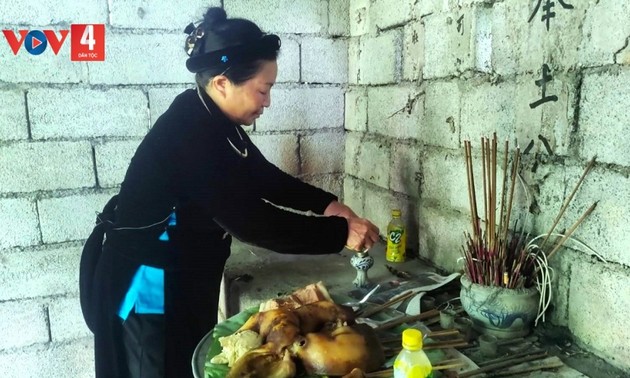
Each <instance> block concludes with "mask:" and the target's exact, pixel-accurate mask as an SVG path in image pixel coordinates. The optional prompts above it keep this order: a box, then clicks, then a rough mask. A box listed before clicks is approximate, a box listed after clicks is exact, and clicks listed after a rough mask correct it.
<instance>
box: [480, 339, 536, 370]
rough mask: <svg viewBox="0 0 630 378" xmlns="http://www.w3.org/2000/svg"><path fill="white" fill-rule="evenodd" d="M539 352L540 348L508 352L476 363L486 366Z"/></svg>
mask: <svg viewBox="0 0 630 378" xmlns="http://www.w3.org/2000/svg"><path fill="white" fill-rule="evenodd" d="M521 340H522V339H521ZM497 345H499V344H498V343H497ZM501 345H506V344H501ZM540 352H542V351H541V350H540V349H538V350H535V351H531V350H527V351H525V352H520V353H515V354H508V355H506V356H503V357H499V358H495V359H492V360H487V361H482V362H478V363H477V365H478V366H479V367H483V366H486V365H493V364H496V363H499V362H505V361H511V360H516V359H518V358H521V357H526V356H531V355H532V354H536V353H540Z"/></svg>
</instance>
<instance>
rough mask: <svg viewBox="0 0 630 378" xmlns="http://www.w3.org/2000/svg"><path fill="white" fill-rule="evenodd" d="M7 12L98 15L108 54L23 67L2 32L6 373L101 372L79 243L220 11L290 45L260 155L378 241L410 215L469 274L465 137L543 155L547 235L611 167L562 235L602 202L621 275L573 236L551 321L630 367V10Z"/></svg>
mask: <svg viewBox="0 0 630 378" xmlns="http://www.w3.org/2000/svg"><path fill="white" fill-rule="evenodd" d="M1 1H2V4H1V5H2V9H3V12H2V14H0V27H1V28H2V29H14V30H16V29H18V28H26V29H47V28H48V29H55V30H59V29H62V28H66V27H67V25H69V24H71V23H73V22H76V23H79V22H81V23H104V24H105V25H106V33H107V34H106V35H107V37H106V38H107V39H106V45H107V49H106V60H105V61H104V62H93V63H85V62H83V63H78V62H71V61H70V60H69V59H68V56H69V49H70V44H69V42H67V41H66V43H65V44H64V45H63V47H62V48H61V51H60V52H59V54H58V55H54V54H53V53H52V52H51V51H49V50H48V51H46V52H45V53H44V54H41V55H39V56H32V55H30V54H28V53H27V52H26V51H25V50H24V49H23V48H22V50H20V52H19V53H18V55H17V56H14V55H13V52H12V51H11V49H10V47H9V45H8V44H7V43H5V42H6V41H4V39H3V38H2V36H0V65H1V68H2V69H0V103H1V104H2V106H0V222H2V224H3V225H5V229H6V230H9V232H3V233H0V288H2V289H1V290H0V333H1V334H2V335H3V336H4V337H3V339H2V340H1V341H0V371H2V372H7V374H8V376H11V377H13V376H15V377H34V376H41V375H48V376H62V377H70V376H71V377H91V376H93V370H92V366H93V359H92V353H93V351H92V346H91V339H90V337H91V336H90V334H89V332H88V331H87V329H86V328H85V326H84V324H83V322H82V318H81V314H80V310H79V308H78V288H77V280H78V262H79V257H80V250H81V245H82V242H83V240H84V239H85V237H86V236H87V233H88V232H89V229H90V227H91V225H92V223H93V221H94V219H93V218H94V211H96V210H97V209H98V208H100V207H101V206H102V205H103V203H104V202H105V201H106V199H107V198H108V197H109V196H110V195H112V194H113V193H115V192H116V191H117V189H118V186H119V185H120V182H121V181H122V179H123V177H124V172H125V169H126V166H127V164H128V161H129V158H130V156H131V155H132V154H133V152H134V150H135V148H136V146H137V144H138V143H139V142H140V140H141V139H142V137H143V135H144V134H145V133H146V132H147V130H148V129H149V128H150V127H151V125H152V124H153V123H154V122H155V121H156V119H157V118H158V117H159V116H160V115H161V114H162V113H163V112H164V111H165V110H166V109H167V107H168V106H169V104H170V103H171V101H172V99H173V98H174V96H175V95H177V94H178V93H180V92H181V91H182V90H183V89H185V88H190V87H192V86H193V85H194V81H193V77H192V75H191V74H189V73H188V71H186V69H185V67H184V65H183V62H184V60H185V58H186V56H185V54H184V52H183V51H182V44H183V37H184V35H183V33H182V29H183V28H184V27H185V26H186V24H188V23H189V22H191V21H197V20H199V19H200V17H201V16H202V12H203V10H204V9H205V7H207V6H210V5H220V4H223V6H224V7H225V9H226V10H227V12H228V15H229V16H235V17H249V18H252V19H254V20H255V21H257V22H258V23H259V25H260V26H261V27H262V28H263V30H265V31H268V32H274V33H278V34H280V36H281V37H282V40H283V48H282V52H281V55H280V57H279V60H278V65H279V69H280V70H279V75H278V80H277V81H278V84H277V85H276V87H275V88H274V90H273V91H272V104H273V106H272V107H271V108H270V109H268V111H266V112H265V115H264V116H263V117H262V118H261V119H260V120H259V122H257V124H256V127H255V128H252V129H250V130H248V132H249V133H250V135H251V136H252V138H253V139H254V141H255V143H257V145H259V146H260V149H261V150H262V151H263V152H264V153H265V154H266V155H267V156H268V157H269V159H270V160H271V161H273V162H274V163H276V164H277V165H278V166H280V167H281V168H282V169H284V170H285V171H287V172H289V173H291V174H295V175H299V176H300V177H301V178H302V179H304V180H305V181H307V182H310V183H313V184H315V185H319V186H322V187H324V188H325V189H328V190H330V191H332V192H334V193H336V194H338V195H340V196H342V197H343V198H344V201H346V202H347V203H348V204H350V205H351V206H352V207H353V208H354V209H355V210H356V211H357V212H358V213H359V214H361V215H363V216H367V217H369V218H370V219H373V220H374V222H375V223H376V224H377V225H378V226H379V227H381V228H384V227H385V226H386V224H387V222H388V220H389V217H390V210H391V208H393V207H398V208H401V209H402V210H403V216H404V218H405V222H406V223H407V226H408V228H409V230H410V234H409V240H408V245H409V247H411V248H414V249H418V250H419V253H420V255H421V256H422V257H425V258H427V259H430V260H431V261H433V262H434V263H435V264H437V265H438V266H440V267H442V268H444V269H447V270H449V271H457V270H458V269H460V266H459V265H458V263H457V258H458V257H459V256H460V254H459V250H460V247H461V244H462V238H461V236H460V235H461V233H462V231H464V230H467V229H468V225H469V217H470V215H469V214H468V203H467V196H466V194H465V190H466V179H465V176H464V174H463V167H464V163H463V151H462V145H463V141H464V140H466V139H472V140H473V143H474V142H475V141H477V140H479V138H480V137H481V136H490V134H491V133H493V132H497V134H498V135H499V138H500V139H501V140H503V139H505V138H507V139H508V140H509V141H510V143H511V144H512V145H515V144H516V143H518V144H519V145H520V146H521V148H522V149H524V148H525V146H527V145H528V144H529V143H530V142H533V148H532V149H531V150H530V151H529V153H528V154H527V155H525V156H524V163H523V164H524V169H523V177H524V179H525V180H526V184H527V186H528V188H529V189H530V192H529V194H528V195H529V197H526V196H525V195H524V194H522V193H521V194H519V196H518V197H517V204H516V208H517V210H518V213H519V214H522V215H525V214H526V213H527V210H528V209H529V208H530V206H529V205H530V204H531V203H532V201H535V206H532V209H535V214H529V219H530V221H529V222H528V223H527V227H529V228H530V229H531V231H532V232H535V233H540V232H545V231H547V229H548V227H549V226H550V224H551V222H552V221H553V219H554V218H555V215H556V214H557V211H558V208H559V206H560V204H561V203H562V201H563V199H564V198H565V196H566V195H567V193H569V192H570V191H571V190H572V189H573V185H574V183H575V181H576V180H577V178H578V177H579V175H580V174H581V172H582V169H583V167H584V166H585V164H586V162H587V161H588V160H589V159H590V158H591V157H592V156H594V155H597V156H598V163H597V164H596V166H595V169H594V171H593V172H592V173H591V175H590V176H589V177H588V178H587V180H586V182H585V183H584V186H583V187H582V189H581V190H580V192H579V193H578V195H577V196H576V198H575V199H574V204H573V205H572V206H570V208H569V210H568V211H567V214H566V215H565V219H563V220H562V222H561V223H560V225H559V227H560V228H566V227H568V226H570V224H571V223H572V222H573V221H574V220H575V219H576V218H577V217H578V216H579V215H580V214H581V213H582V212H583V211H584V209H585V208H586V207H588V206H589V205H590V204H591V203H592V202H593V201H597V200H598V201H600V202H599V205H598V208H597V210H596V211H595V212H594V213H593V214H592V216H591V217H590V218H589V219H587V221H585V222H584V224H583V225H582V226H581V227H580V228H579V229H578V231H577V232H576V234H575V235H576V237H577V238H579V239H580V240H583V241H584V242H586V243H587V244H589V245H591V246H593V247H594V248H595V249H597V251H598V252H599V253H600V254H602V256H604V257H605V258H606V259H607V261H608V262H607V263H603V262H601V261H599V260H597V259H595V258H593V257H592V254H591V253H590V252H589V251H587V250H585V249H584V248H581V247H579V246H578V245H577V244H576V245H570V247H571V248H570V249H564V250H563V251H562V252H561V253H560V254H558V255H557V258H556V259H554V261H552V265H553V266H554V267H555V268H556V270H557V277H558V280H557V281H556V282H554V287H555V296H554V303H553V304H554V310H553V312H552V313H550V319H551V320H552V321H553V322H554V323H556V324H560V325H565V326H567V327H569V329H570V330H571V331H572V332H573V333H574V335H575V336H576V339H577V341H578V342H579V343H580V344H582V345H584V346H585V347H587V348H588V349H589V350H591V351H594V352H595V353H597V354H599V355H600V356H602V357H603V358H605V359H606V360H608V361H609V362H611V363H613V364H615V365H617V366H619V367H621V368H624V369H627V370H630V365H629V363H628V361H630V354H629V353H630V352H629V350H628V348H627V347H625V343H623V341H624V340H626V339H628V336H629V335H628V331H626V330H627V329H630V323H628V322H629V320H628V319H627V317H623V316H620V315H619V314H623V313H624V311H625V309H626V308H627V306H628V303H627V302H628V298H630V293H627V290H626V291H624V289H623V288H627V287H628V284H627V281H628V277H629V276H630V272H629V271H628V266H630V261H629V259H628V254H627V253H626V251H627V249H628V246H629V245H630V241H629V240H628V236H627V227H626V225H627V223H628V216H627V214H628V212H629V211H630V209H627V207H628V205H627V203H630V201H628V199H629V198H628V197H629V196H630V194H629V193H628V190H627V189H626V188H627V187H628V182H627V181H628V177H629V176H630V158H629V156H630V155H629V153H628V151H627V150H628V149H627V148H626V146H627V145H628V140H629V138H628V136H627V135H626V134H627V133H626V125H627V123H628V121H629V119H628V112H627V107H628V101H629V97H630V95H629V92H628V91H629V90H628V88H630V68H629V64H630V53H629V51H630V50H629V48H628V47H627V45H628V44H627V38H628V36H629V35H630V23H628V22H626V20H627V19H628V18H629V16H630V7H629V6H628V5H627V4H626V2H620V1H613V0H602V1H599V2H577V1H574V2H573V3H572V5H574V7H575V8H574V9H572V10H567V9H563V8H562V7H560V6H559V5H558V4H556V9H555V12H556V17H554V18H553V19H552V20H551V22H550V28H549V30H547V29H546V27H545V24H544V23H543V22H541V21H540V14H539V15H537V16H536V17H534V18H533V19H532V21H531V22H528V19H529V17H530V15H531V13H532V11H533V4H532V3H531V2H526V1H498V0H465V1H458V2H444V1H442V0H430V1H420V2H417V1H412V0H340V1H336V0H335V1H333V0H298V1H293V0H274V1H265V2H262V1H249V0H224V1H218V0H210V1H205V2H202V1H193V2H191V3H187V5H186V6H185V7H182V6H181V4H180V3H179V2H176V1H173V0H159V1H152V2H148V3H147V2H145V3H142V4H141V5H138V4H136V3H133V2H129V1H124V0H113V1H112V0H110V1H105V0H98V1H91V2H72V1H68V0H64V1H62V2H56V3H55V4H54V6H53V5H49V6H45V5H41V4H38V5H34V4H31V5H28V4H26V5H24V4H13V3H11V2H8V1H7V0H1ZM543 64H547V65H548V67H549V68H550V70H551V74H552V75H553V77H552V80H551V81H550V82H549V83H547V87H546V91H547V95H556V96H557V97H558V100H557V101H555V102H548V103H545V104H543V105H541V106H539V107H537V108H535V109H532V108H531V107H530V103H533V102H534V101H536V100H538V99H540V98H541V94H542V93H541V88H540V87H538V86H537V85H536V83H535V82H536V80H539V79H540V78H541V75H542V65H543ZM542 140H544V141H545V142H546V143H547V146H545V144H543V141H542ZM475 145H476V144H475V143H474V146H475ZM475 153H476V152H475ZM458 230H459V231H458ZM619 288H622V289H619ZM595 290H599V291H598V292H597V293H595ZM593 296H597V297H598V298H601V301H593V300H592V298H593ZM591 319H596V320H597V322H598V324H599V326H598V327H597V328H596V329H597V332H595V331H594V330H595V329H594V328H593V327H592V320H591ZM606 324H609V325H610V327H608V328H607V326H605V325H606ZM20 327H21V328H24V331H23V332H19V333H18V332H16V331H15V330H16V329H19V328H20ZM7 335H8V336H7Z"/></svg>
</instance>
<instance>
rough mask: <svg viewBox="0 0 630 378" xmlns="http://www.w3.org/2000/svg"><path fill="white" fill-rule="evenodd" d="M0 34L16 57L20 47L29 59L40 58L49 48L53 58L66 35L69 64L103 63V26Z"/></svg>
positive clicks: (85, 25)
mask: <svg viewBox="0 0 630 378" xmlns="http://www.w3.org/2000/svg"><path fill="white" fill-rule="evenodd" d="M2 34H4V37H5V38H6V40H7V43H8V44H9V46H10V47H11V50H12V51H13V55H17V54H18V53H19V52H20V49H21V48H22V47H24V49H26V51H27V52H28V53H29V54H31V55H41V54H43V53H44V52H45V51H46V50H47V49H48V48H49V47H50V50H52V52H53V53H54V54H55V55H57V54H58V53H59V50H60V49H61V46H63V44H64V42H65V41H66V39H67V37H68V34H70V60H72V61H103V60H105V24H71V25H70V30H59V31H54V30H50V29H46V30H26V29H20V30H18V31H17V33H15V32H14V31H13V30H3V31H2Z"/></svg>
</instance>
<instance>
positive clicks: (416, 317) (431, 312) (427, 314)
mask: <svg viewBox="0 0 630 378" xmlns="http://www.w3.org/2000/svg"><path fill="white" fill-rule="evenodd" d="M439 314H440V312H439V311H438V310H436V309H433V310H429V311H425V312H423V313H421V314H418V315H412V316H404V317H402V318H398V319H394V320H391V321H389V322H387V323H383V324H381V325H380V326H378V327H376V328H374V331H384V330H386V329H390V328H394V327H396V326H398V325H401V324H405V323H410V322H415V321H420V320H423V319H428V318H432V317H434V316H437V315H439Z"/></svg>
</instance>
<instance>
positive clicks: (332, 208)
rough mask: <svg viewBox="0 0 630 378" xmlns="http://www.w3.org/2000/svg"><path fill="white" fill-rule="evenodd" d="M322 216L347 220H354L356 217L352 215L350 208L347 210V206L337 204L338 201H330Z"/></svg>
mask: <svg viewBox="0 0 630 378" xmlns="http://www.w3.org/2000/svg"><path fill="white" fill-rule="evenodd" d="M324 215H325V216H327V217H333V216H334V217H343V218H346V219H349V218H356V217H357V215H356V214H355V213H354V211H352V209H351V208H349V207H348V206H346V205H344V204H343V203H341V202H339V201H332V202H331V203H330V204H329V205H328V207H326V210H324Z"/></svg>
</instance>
